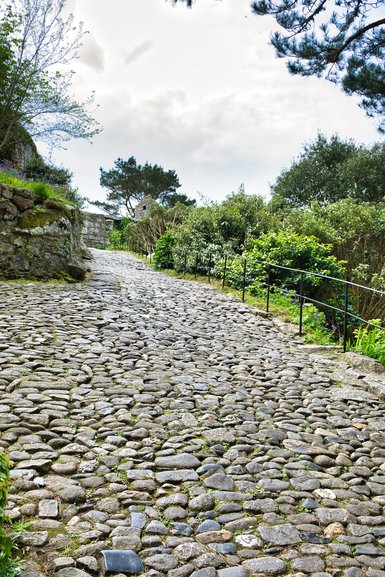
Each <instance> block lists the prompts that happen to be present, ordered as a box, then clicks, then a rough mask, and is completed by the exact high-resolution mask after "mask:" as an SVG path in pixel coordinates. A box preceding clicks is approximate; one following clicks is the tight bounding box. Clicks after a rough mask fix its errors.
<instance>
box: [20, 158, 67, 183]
mask: <svg viewBox="0 0 385 577" xmlns="http://www.w3.org/2000/svg"><path fill="white" fill-rule="evenodd" d="M22 173H23V175H24V177H25V178H26V179H27V180H34V181H36V180H38V181H39V180H40V181H42V182H45V183H47V184H54V185H55V184H56V185H60V186H68V185H69V184H70V182H71V178H72V173H71V172H70V171H69V170H67V169H66V168H64V167H58V166H54V165H53V164H48V163H46V162H45V161H44V159H43V158H42V157H41V156H40V155H34V156H33V157H32V158H30V159H29V160H27V162H26V163H25V164H24V165H23V168H22Z"/></svg>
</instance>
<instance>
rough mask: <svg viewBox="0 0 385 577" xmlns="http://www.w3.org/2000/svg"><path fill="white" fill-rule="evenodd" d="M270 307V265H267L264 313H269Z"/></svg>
mask: <svg viewBox="0 0 385 577" xmlns="http://www.w3.org/2000/svg"><path fill="white" fill-rule="evenodd" d="M269 305H270V265H269V264H268V265H267V295H266V312H267V313H268V312H269Z"/></svg>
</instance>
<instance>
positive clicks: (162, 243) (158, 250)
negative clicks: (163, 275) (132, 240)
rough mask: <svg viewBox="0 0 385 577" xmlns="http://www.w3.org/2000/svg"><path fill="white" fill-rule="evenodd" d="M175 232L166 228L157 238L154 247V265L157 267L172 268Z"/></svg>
mask: <svg viewBox="0 0 385 577" xmlns="http://www.w3.org/2000/svg"><path fill="white" fill-rule="evenodd" d="M174 245H175V233H174V232H173V231H171V230H168V231H167V232H165V233H164V234H162V236H161V237H160V238H159V239H158V240H157V242H156V244H155V248H154V265H155V267H156V268H157V269H162V268H163V269H165V268H173V267H174V256H173V247H174Z"/></svg>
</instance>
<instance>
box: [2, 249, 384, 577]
mask: <svg viewBox="0 0 385 577" xmlns="http://www.w3.org/2000/svg"><path fill="white" fill-rule="evenodd" d="M93 254H94V261H93V262H92V268H93V274H92V276H91V277H90V279H89V280H87V281H85V282H83V283H79V284H72V285H64V284H54V283H51V284H50V283H48V284H42V283H33V282H31V283H12V282H6V283H5V282H3V283H0V286H1V291H2V300H1V303H0V329H1V330H0V449H2V450H4V451H5V452H6V453H7V454H8V455H9V456H10V457H11V458H12V459H13V462H14V469H13V470H12V471H11V482H12V488H11V491H10V494H9V505H8V510H7V513H8V514H9V515H10V517H11V518H12V519H14V520H18V521H21V522H22V523H28V529H27V530H26V531H25V532H24V534H23V535H22V537H21V543H22V545H24V546H25V550H26V555H27V557H28V559H27V562H26V569H25V570H24V572H23V573H22V575H23V576H25V575H27V573H28V571H29V572H30V575H32V574H35V573H36V575H39V577H59V575H63V577H64V575H68V577H69V576H70V575H71V576H74V577H75V575H79V576H80V575H86V574H87V575H88V573H92V575H94V576H96V575H98V576H99V575H100V576H101V575H102V574H103V569H102V567H103V560H102V554H101V551H102V550H103V551H105V550H106V549H111V548H116V549H119V550H123V551H129V550H131V551H132V550H134V551H135V552H136V553H137V554H138V555H139V557H140V559H141V561H142V562H143V565H144V567H146V569H145V573H144V574H143V575H145V576H147V575H148V576H150V575H151V577H165V576H167V577H182V576H185V577H190V576H191V575H196V576H197V577H198V576H202V577H203V576H208V577H215V576H217V577H225V576H226V577H227V576H228V577H244V575H245V574H248V575H254V574H261V573H262V574H271V575H275V574H277V575H278V574H280V575H281V574H282V575H283V574H286V573H287V574H290V575H294V574H296V575H308V574H310V573H312V574H314V575H319V577H322V576H325V577H327V576H331V577H335V576H336V575H343V577H361V576H362V577H377V576H378V577H380V576H381V575H383V574H384V575H385V561H384V560H385V556H384V547H385V465H384V463H385V434H384V432H383V431H384V430H385V417H384V414H385V411H384V402H383V401H382V400H380V397H379V396H378V395H379V394H380V393H379V392H378V391H380V385H381V382H380V381H381V378H382V377H380V376H376V382H375V387H374V384H373V379H372V380H371V379H370V378H366V377H365V378H362V377H363V375H362V374H361V373H357V370H356V369H354V368H352V367H351V365H349V357H346V359H345V360H344V359H343V358H342V359H341V358H340V357H339V358H337V357H336V358H331V357H330V356H328V355H326V356H325V355H322V354H321V353H317V352H314V351H312V350H311V349H308V348H307V347H306V346H304V345H303V343H302V341H301V340H300V339H297V338H296V337H294V338H293V336H292V334H289V333H287V334H286V333H285V331H284V329H282V328H281V325H279V326H278V325H277V324H276V323H274V322H273V321H272V320H270V319H269V318H267V317H266V315H265V314H263V313H262V312H258V311H255V310H253V309H251V308H249V307H248V306H246V305H243V304H242V303H241V302H240V301H238V300H237V299H236V298H235V297H232V296H229V295H226V294H224V293H220V292H219V291H217V290H216V289H214V288H213V287H211V286H208V285H200V284H198V283H192V282H189V281H185V280H183V279H176V278H170V277H167V276H165V275H163V274H161V273H156V272H154V271H153V270H151V269H150V268H149V267H148V266H147V265H146V264H145V263H143V262H141V261H139V260H137V259H135V258H134V257H132V256H130V255H128V254H125V253H113V252H107V251H105V252H104V251H93ZM381 386H382V385H381ZM373 387H374V388H375V389H376V394H374V393H373V392H370V391H371V390H374V389H373ZM369 389H370V390H369ZM382 398H385V397H382ZM133 555H134V554H133ZM31 568H32V569H31ZM35 568H36V570H35ZM37 568H38V569H37ZM26 572H27V573H26ZM34 572H35V573H34Z"/></svg>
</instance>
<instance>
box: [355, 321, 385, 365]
mask: <svg viewBox="0 0 385 577" xmlns="http://www.w3.org/2000/svg"><path fill="white" fill-rule="evenodd" d="M370 322H371V323H372V324H377V325H378V326H379V327H380V326H381V320H380V319H375V320H372V321H370ZM354 336H355V341H354V345H353V348H354V349H355V350H356V351H358V352H360V353H362V354H364V355H366V356H368V357H371V358H372V359H376V360H377V361H379V362H380V363H382V364H383V365H384V366H385V330H384V329H382V328H377V327H371V326H365V327H362V326H361V327H360V328H359V329H357V330H356V331H355V333H354Z"/></svg>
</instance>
